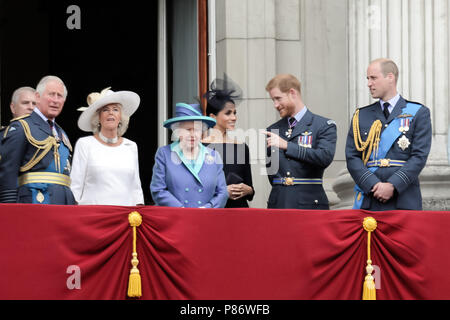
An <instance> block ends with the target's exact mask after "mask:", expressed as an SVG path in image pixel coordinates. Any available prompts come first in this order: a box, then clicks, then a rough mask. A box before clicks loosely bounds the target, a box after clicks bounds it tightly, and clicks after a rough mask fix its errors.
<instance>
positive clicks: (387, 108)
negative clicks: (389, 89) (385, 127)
mask: <svg viewBox="0 0 450 320" xmlns="http://www.w3.org/2000/svg"><path fill="white" fill-rule="evenodd" d="M389 106H390V104H389V102H385V103H384V104H383V107H384V108H383V113H384V117H385V118H386V120H387V119H388V118H389V116H390V114H391V113H390V112H389Z"/></svg>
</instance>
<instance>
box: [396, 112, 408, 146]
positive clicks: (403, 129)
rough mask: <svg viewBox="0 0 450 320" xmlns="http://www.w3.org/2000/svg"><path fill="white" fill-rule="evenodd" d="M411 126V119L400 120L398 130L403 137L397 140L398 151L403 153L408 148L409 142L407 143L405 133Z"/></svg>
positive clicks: (402, 118) (403, 118)
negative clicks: (400, 150)
mask: <svg viewBox="0 0 450 320" xmlns="http://www.w3.org/2000/svg"><path fill="white" fill-rule="evenodd" d="M410 124H411V119H410V118H406V117H401V118H400V128H399V129H398V130H399V131H400V132H401V133H403V136H402V137H401V138H400V139H399V140H398V142H397V143H398V146H399V147H400V149H402V150H403V151H405V150H406V149H408V148H409V146H410V144H411V142H410V141H409V139H408V137H406V135H405V133H406V132H408V131H409V126H410Z"/></svg>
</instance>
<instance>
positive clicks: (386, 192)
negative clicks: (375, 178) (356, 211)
mask: <svg viewBox="0 0 450 320" xmlns="http://www.w3.org/2000/svg"><path fill="white" fill-rule="evenodd" d="M394 191H395V188H394V186H393V185H392V183H389V182H378V183H377V184H376V185H375V186H374V187H373V188H372V192H373V196H374V198H375V199H377V200H378V201H380V202H382V203H386V202H388V201H389V200H390V199H391V198H392V197H393V196H394Z"/></svg>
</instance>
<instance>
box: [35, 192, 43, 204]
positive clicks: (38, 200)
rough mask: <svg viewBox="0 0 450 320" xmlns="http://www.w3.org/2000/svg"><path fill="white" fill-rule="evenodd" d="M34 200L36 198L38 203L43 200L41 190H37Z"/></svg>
mask: <svg viewBox="0 0 450 320" xmlns="http://www.w3.org/2000/svg"><path fill="white" fill-rule="evenodd" d="M36 200H37V202H39V203H42V202H44V200H45V197H44V195H43V194H42V192H40V191H39V192H38V194H37V195H36Z"/></svg>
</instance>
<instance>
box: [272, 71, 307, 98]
mask: <svg viewBox="0 0 450 320" xmlns="http://www.w3.org/2000/svg"><path fill="white" fill-rule="evenodd" d="M275 88H278V89H280V91H281V92H283V93H286V92H288V91H289V90H291V89H294V90H296V91H298V93H300V94H301V93H302V88H301V84H300V81H299V80H298V79H297V78H296V77H294V76H293V75H292V74H279V75H277V76H276V77H274V78H273V79H272V80H270V81H269V83H268V84H267V86H266V91H267V92H270V91H271V90H272V89H275Z"/></svg>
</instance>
